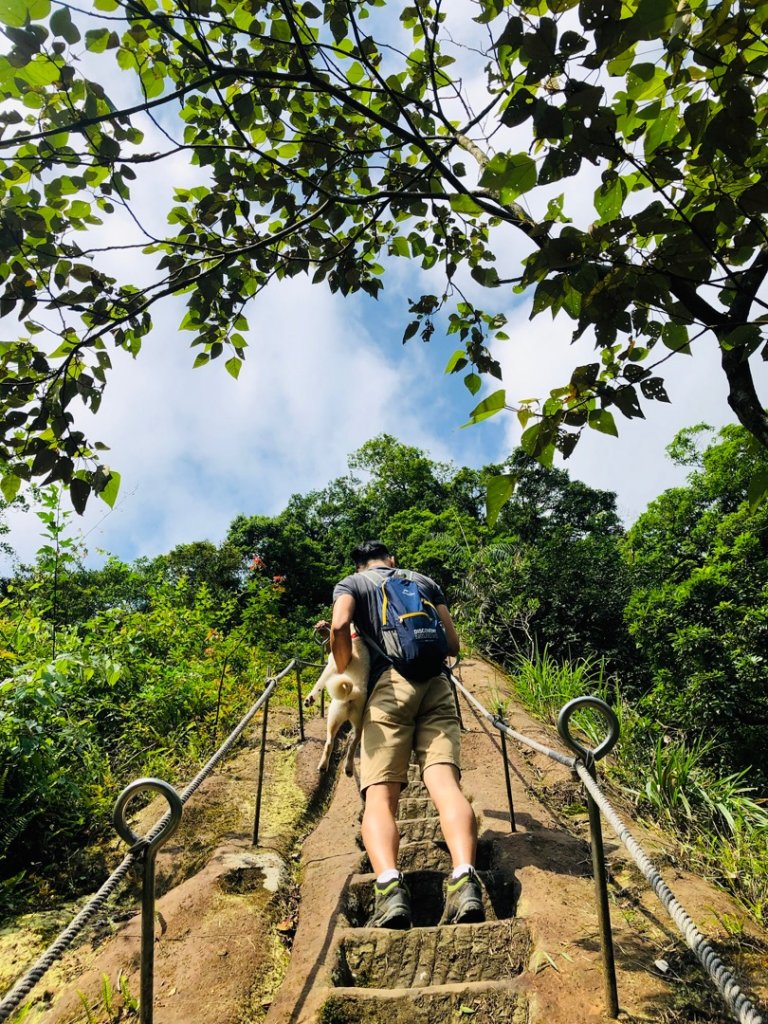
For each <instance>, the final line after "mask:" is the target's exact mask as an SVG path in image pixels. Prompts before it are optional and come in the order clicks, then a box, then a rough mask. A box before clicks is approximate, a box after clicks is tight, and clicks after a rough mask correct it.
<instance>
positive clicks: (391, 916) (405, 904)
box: [366, 872, 411, 929]
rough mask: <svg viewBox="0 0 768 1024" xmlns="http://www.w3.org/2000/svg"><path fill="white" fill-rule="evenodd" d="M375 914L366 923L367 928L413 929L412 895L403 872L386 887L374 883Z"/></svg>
mask: <svg viewBox="0 0 768 1024" xmlns="http://www.w3.org/2000/svg"><path fill="white" fill-rule="evenodd" d="M373 892H374V900H375V902H374V907H373V913H372V914H371V916H370V917H369V918H368V920H367V922H366V927H367V928H399V929H405V928H410V927H411V894H410V893H409V892H408V886H407V885H406V884H405V881H404V879H403V875H402V872H401V873H400V874H399V875H398V876H397V878H395V879H393V880H392V881H391V882H387V883H386V884H385V885H381V886H380V885H379V883H378V882H375V883H374V886H373Z"/></svg>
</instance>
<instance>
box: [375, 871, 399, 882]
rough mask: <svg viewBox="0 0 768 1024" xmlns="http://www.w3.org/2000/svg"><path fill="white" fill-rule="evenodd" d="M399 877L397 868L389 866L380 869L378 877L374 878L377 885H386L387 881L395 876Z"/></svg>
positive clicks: (391, 880)
mask: <svg viewBox="0 0 768 1024" xmlns="http://www.w3.org/2000/svg"><path fill="white" fill-rule="evenodd" d="M399 877H400V872H399V871H398V870H397V868H390V869H389V870H388V871H382V872H381V874H380V875H379V877H378V878H377V879H376V884H377V885H386V884H387V882H394V880H395V879H396V878H399Z"/></svg>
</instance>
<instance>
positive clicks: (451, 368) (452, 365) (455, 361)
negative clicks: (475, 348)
mask: <svg viewBox="0 0 768 1024" xmlns="http://www.w3.org/2000/svg"><path fill="white" fill-rule="evenodd" d="M467 361H468V360H467V353H466V352H465V351H464V349H463V348H457V349H456V351H455V352H454V353H453V355H452V356H451V358H450V359H449V360H448V362H447V363H446V366H445V372H446V373H458V372H459V370H463V369H464V367H465V366H466V365H467Z"/></svg>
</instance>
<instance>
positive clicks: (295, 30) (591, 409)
mask: <svg viewBox="0 0 768 1024" xmlns="http://www.w3.org/2000/svg"><path fill="white" fill-rule="evenodd" d="M0 18H1V19H2V22H3V24H4V29H5V32H6V35H7V36H8V37H9V39H10V43H11V48H10V50H9V52H8V53H7V54H5V55H3V56H2V57H0V97H2V98H3V100H4V101H5V104H4V107H5V112H4V114H3V122H4V128H5V130H4V135H3V138H2V140H1V141H0V150H1V151H2V154H3V159H2V161H1V162H0V200H1V202H0V279H1V280H2V281H3V287H2V292H1V293H0V316H11V317H13V318H14V325H13V329H12V330H13V333H14V335H16V333H17V326H16V323H17V321H21V322H22V323H23V325H24V327H23V330H24V332H25V334H24V337H22V338H17V340H15V341H10V342H7V343H5V344H4V346H3V348H2V352H1V353H0V379H2V382H3V383H4V384H7V385H10V386H7V387H4V388H3V389H2V391H0V423H2V435H1V441H0V467H1V468H2V472H3V480H4V483H3V487H4V494H5V496H6V498H8V499H10V498H11V497H12V496H13V495H14V494H15V492H16V489H17V488H18V486H19V484H20V482H21V481H22V480H28V479H30V478H41V477H42V478H46V479H47V480H48V481H54V480H62V481H66V482H67V484H68V486H69V488H70V490H71V495H72V499H73V501H74V503H75V506H76V507H77V508H81V507H82V506H84V504H85V502H86V500H87V498H88V496H89V494H90V493H91V492H92V491H95V492H98V493H101V494H102V496H104V497H105V498H106V500H108V501H110V502H111V501H114V496H115V491H116V485H117V476H116V474H114V473H111V472H110V470H109V469H108V468H107V467H105V466H104V465H99V463H98V450H99V449H98V445H95V444H92V443H91V442H90V440H89V439H88V438H87V437H85V436H84V434H83V433H82V432H81V431H80V430H78V429H76V428H75V424H74V417H73V415H72V411H71V410H72V408H73V403H76V402H80V401H81V402H83V403H84V404H85V405H86V406H87V407H89V408H90V409H92V410H94V411H95V410H96V409H97V408H98V406H99V405H100V403H101V400H102V396H103V393H104V388H105V385H106V383H107V380H108V377H109V374H110V371H111V368H112V362H111V348H112V346H115V347H117V348H123V349H126V350H128V351H129V352H131V353H132V354H134V355H136V354H137V353H138V352H139V351H140V349H141V347H142V344H143V342H144V339H145V338H146V336H147V334H148V332H149V331H150V330H151V327H152V312H153V308H154V307H155V305H156V304H157V303H158V302H160V301H162V300H163V299H165V298H167V297H169V296H172V295H177V296H183V300H184V302H185V304H186V311H185V314H184V316H183V320H182V323H181V328H182V329H183V330H186V331H189V332H190V333H191V343H192V345H193V346H195V348H196V353H197V354H196V357H195V363H196V365H203V364H205V363H208V362H209V361H211V360H213V359H217V358H219V357H222V356H223V357H224V360H225V362H226V366H227V369H228V370H229V372H230V373H232V374H233V375H234V376H237V374H238V372H239V369H240V366H241V362H242V359H243V358H244V354H245V348H246V346H247V343H248V341H247V337H246V335H247V332H248V329H249V322H248V319H247V314H248V313H249V309H248V307H249V303H250V300H251V299H252V298H253V297H254V296H255V295H256V294H257V293H258V292H260V291H261V290H262V289H264V288H265V287H267V286H268V285H269V283H270V282H271V281H272V280H274V279H275V278H278V279H279V278H290V277H294V276H296V275H299V274H306V275H310V276H311V280H312V281H313V282H317V283H324V284H326V285H327V286H328V287H329V288H330V289H331V290H332V291H337V292H341V293H343V294H345V295H346V294H350V293H354V292H365V293H367V294H369V295H371V296H377V295H379V293H380V292H381V289H382V287H383V280H382V277H383V276H384V277H385V276H386V268H387V266H388V265H389V264H390V262H391V261H395V260H397V259H405V260H415V261H416V262H417V263H418V265H419V266H420V268H421V270H423V271H426V272H431V274H430V276H429V280H428V283H427V284H426V285H425V286H424V287H425V288H426V289H428V290H427V291H426V292H425V293H424V294H422V295H421V296H419V297H417V298H415V299H413V300H411V302H410V310H409V315H410V317H411V319H410V322H409V323H408V324H407V326H406V328H405V331H404V340H408V339H409V338H412V337H414V336H416V335H421V337H423V338H424V340H429V338H430V337H431V336H432V335H433V333H434V332H435V331H436V329H437V326H439V328H440V331H441V332H443V331H447V333H448V334H449V335H451V336H453V337H454V338H455V339H456V343H457V346H458V347H457V349H456V351H455V352H454V353H453V355H452V356H451V357H450V360H449V363H448V369H449V370H450V371H451V372H453V373H460V374H462V375H464V379H465V382H466V385H467V387H468V388H469V390H470V392H471V393H472V394H473V395H474V394H476V393H477V392H478V391H479V389H480V388H481V387H482V383H483V380H482V378H483V377H484V376H485V377H486V378H488V377H490V378H497V377H499V376H500V374H501V370H500V365H499V363H498V361H497V360H496V359H495V358H494V355H493V354H492V351H491V343H492V342H493V341H494V340H497V339H499V338H503V337H505V335H504V327H505V315H504V313H505V311H506V310H508V309H509V307H510V303H511V301H512V298H513V295H514V293H515V292H517V293H524V294H525V295H526V296H527V297H528V298H529V301H530V305H531V310H532V315H534V316H535V315H538V314H540V313H542V312H545V311H549V312H550V313H551V314H552V315H553V316H554V315H563V316H564V317H566V318H568V319H569V320H570V322H571V326H572V328H573V332H574V336H575V337H581V336H582V335H585V334H588V335H592V336H594V338H595V341H596V343H597V349H598V358H597V359H596V361H595V362H592V363H588V364H586V365H582V366H578V367H576V368H575V370H574V371H573V373H572V374H571V375H570V380H567V381H564V382H563V386H562V387H559V388H556V389H555V390H553V391H552V392H551V393H550V395H549V396H548V398H547V399H546V401H544V402H543V403H542V404H539V403H538V402H534V401H530V400H521V401H519V403H518V405H517V408H516V412H517V414H518V416H519V418H520V420H521V422H522V423H523V425H524V426H525V428H526V429H525V433H524V434H523V442H522V443H523V447H524V448H525V450H526V451H527V452H528V453H529V454H533V455H536V456H537V457H540V458H542V459H544V460H545V461H546V460H550V463H551V457H552V454H553V452H554V450H555V448H559V449H560V450H562V451H563V452H565V453H566V454H567V453H568V452H569V451H571V450H572V448H573V446H574V445H575V444H576V442H577V441H578V438H579V436H580V434H581V433H582V431H583V430H585V429H595V430H599V431H603V432H606V433H615V432H616V430H617V426H616V422H615V419H614V412H615V411H616V410H618V411H619V412H620V413H621V414H622V415H623V416H625V417H629V418H632V417H640V416H642V415H643V410H642V406H641V403H643V404H647V403H651V402H654V401H662V402H664V401H668V398H667V394H666V391H665V388H664V383H663V380H662V378H661V376H659V373H660V369H659V368H660V367H661V366H662V364H663V363H664V362H665V360H666V359H668V358H671V357H676V358H677V357H679V356H680V355H681V354H683V355H685V354H691V352H695V350H696V348H697V344H698V341H699V339H700V338H701V337H702V336H705V335H710V337H711V338H712V339H713V340H714V342H715V343H716V344H717V346H718V347H719V351H720V355H721V364H722V369H723V373H724V380H723V386H724V387H725V386H727V388H728V398H729V402H730V404H731V406H732V408H733V410H734V412H735V413H736V415H737V417H738V418H739V420H740V421H741V422H742V423H743V424H744V425H745V426H746V427H747V429H748V430H749V431H751V432H752V433H753V435H754V436H755V437H757V438H758V439H759V440H760V442H761V444H763V445H764V446H768V418H767V417H766V414H765V412H764V409H763V403H762V402H761V401H760V400H759V397H758V395H757V392H756V388H755V382H754V379H753V374H752V368H751V363H752V361H754V360H755V359H758V358H759V352H760V349H761V346H762V344H763V341H764V337H763V335H764V329H765V328H764V324H765V313H764V310H765V308H766V306H765V298H764V295H763V285H764V282H765V278H766V273H768V249H766V244H765V239H766V227H767V225H766V215H767V214H768V187H766V184H765V163H766V149H765V122H766V116H767V114H768V106H767V104H766V92H765V89H764V80H765V73H766V70H767V69H768V44H766V41H765V40H766V31H765V29H766V22H767V21H768V0H751V2H750V3H741V4H738V3H734V2H732V0H721V2H718V3H712V2H710V0H685V2H684V3H682V4H681V3H680V2H679V0H580V2H579V0H521V2H515V3H513V2H512V0H473V2H468V3H464V4H448V3H444V2H442V0H419V2H418V3H415V4H413V3H409V2H408V0H402V2H401V3H399V4H393V3H392V2H391V0H388V2H386V4H385V0H354V2H348V0H317V3H313V2H311V0H307V2H295V0H259V2H253V0H198V2H196V3H195V4H194V5H191V6H190V5H183V4H163V3H159V2H158V0H93V2H92V4H90V5H86V9H85V10H83V9H81V8H78V7H73V6H71V5H67V4H64V5H60V4H53V5H52V4H51V2H50V0H9V2H6V3H4V4H3V5H2V7H1V8H0ZM118 79H119V80H120V81H119V82H118V81H116V80H118ZM121 96H124V97H126V98H125V99H124V100H123V101H122V102H121V100H120V97H121ZM157 128H160V131H159V132H158V131H157V130H156V129H157ZM179 153H182V154H184V156H185V157H186V158H187V159H188V161H189V163H190V165H191V166H192V167H193V168H194V173H193V174H192V176H191V180H189V181H188V182H187V183H186V184H185V187H180V188H177V189H175V190H174V192H173V195H172V196H169V197H168V211H167V223H165V224H161V223H145V219H146V218H145V211H144V210H143V209H142V208H141V206H140V204H139V203H137V202H136V192H137V189H136V184H135V183H136V180H137V179H141V183H142V184H143V183H145V182H146V181H147V180H150V181H152V182H153V183H154V182H156V181H157V180H158V179H159V178H160V177H161V176H162V175H161V174H158V170H159V169H163V168H164V167H165V166H167V165H166V164H165V163H164V162H165V161H168V160H170V159H172V158H173V157H174V156H176V155H177V154H179ZM592 167H594V168H595V169H597V171H598V172H599V177H600V180H599V184H598V185H597V188H594V186H593V185H592V184H590V185H589V186H585V181H586V180H588V176H587V175H585V176H583V177H581V178H580V177H579V173H580V171H581V170H582V169H583V168H585V169H587V170H589V169H590V168H592ZM553 185H554V186H556V187H557V188H561V189H562V191H561V192H560V194H559V195H558V194H557V191H556V189H553ZM585 187H587V188H588V189H589V192H590V193H591V195H589V194H587V195H585ZM132 190H133V192H132ZM126 214H127V216H126ZM123 218H125V219H123ZM150 219H156V218H150ZM102 224H106V225H107V228H105V229H103V230H102V229H101V228H100V225H102ZM115 225H118V226H116V227H115ZM122 225H129V229H128V230H129V232H131V231H133V228H134V226H136V233H135V234H130V233H129V234H125V233H124V231H123V230H122ZM110 226H111V227H112V231H111V232H110V231H109V230H108V228H109V227H110ZM118 247H119V249H120V250H121V251H123V252H124V251H126V250H128V251H135V253H136V254H137V255H138V254H140V253H143V254H144V255H145V256H146V257H147V258H148V259H147V261H146V262H147V263H148V264H151V266H149V265H148V266H147V267H146V274H141V280H142V284H136V283H135V282H134V281H132V280H128V279H118V278H117V277H113V276H110V274H108V273H106V272H105V270H104V269H103V265H104V264H103V260H102V259H101V254H102V253H103V251H104V249H105V248H106V249H110V248H118ZM125 262H126V263H128V264H130V262H131V261H125ZM478 289H487V290H488V294H487V297H486V296H485V292H484V291H480V292H479V295H480V298H477V295H478ZM494 386H495V385H494ZM510 407H514V406H510V403H509V402H508V399H507V394H506V391H505V390H504V389H503V388H498V389H497V390H495V391H493V392H492V393H491V394H488V395H486V396H485V397H482V398H481V400H480V402H479V404H478V405H477V407H476V408H475V410H474V412H473V413H472V415H471V420H472V421H475V422H476V421H478V420H481V419H483V418H485V417H487V416H490V415H493V414H495V413H498V412H499V411H501V410H503V409H505V408H510Z"/></svg>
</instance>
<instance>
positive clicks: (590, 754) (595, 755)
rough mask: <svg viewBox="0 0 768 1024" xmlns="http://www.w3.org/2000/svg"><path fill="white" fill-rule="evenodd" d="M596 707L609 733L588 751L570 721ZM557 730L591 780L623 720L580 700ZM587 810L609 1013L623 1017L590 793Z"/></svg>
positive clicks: (600, 704)
mask: <svg viewBox="0 0 768 1024" xmlns="http://www.w3.org/2000/svg"><path fill="white" fill-rule="evenodd" d="M583 708H592V709H594V710H596V711H598V712H599V713H600V714H601V715H602V716H603V717H604V718H605V719H606V721H607V723H608V734H607V736H606V738H605V739H604V740H603V742H602V743H601V744H600V745H599V746H598V747H597V749H596V750H587V749H586V748H585V747H583V746H582V745H581V744H580V743H578V742H577V741H576V740H575V739H574V738H573V736H572V735H571V732H570V729H569V727H568V726H569V722H570V719H571V716H572V715H573V713H574V712H575V711H579V710H581V709H583ZM557 731H558V732H559V733H560V736H561V738H562V739H563V741H564V742H565V743H566V744H567V745H568V746H569V747H570V748H571V750H574V751H575V752H576V754H577V755H578V757H579V758H580V759H581V760H582V763H583V764H584V766H585V767H586V769H587V771H588V772H589V774H590V776H591V778H593V779H596V778H597V772H596V770H595V762H596V761H597V760H599V759H600V758H601V757H604V756H605V754H607V753H608V752H609V751H610V750H612V749H613V747H614V746H615V745H616V743H617V741H618V739H619V720H618V719H617V718H616V715H615V713H614V711H613V710H612V709H611V708H610V707H609V706H608V705H607V704H606V703H605V702H604V701H602V700H600V699H599V698H597V697H576V699H575V700H572V701H569V702H568V703H567V704H566V705H565V706H564V707H563V708H562V709H561V711H560V714H559V716H558V719H557ZM587 810H588V812H589V830H590V844H591V847H592V875H593V877H594V879H595V903H596V905H597V923H598V928H599V930H600V947H601V950H602V954H603V985H604V992H605V1010H606V1013H607V1014H608V1016H610V1017H618V1015H619V993H618V987H617V984H616V960H615V957H614V952H613V932H612V931H611V911H610V907H609V904H608V875H607V872H606V870H605V850H604V849H603V827H602V824H601V820H600V808H599V807H598V806H597V804H596V803H595V801H594V800H593V799H592V796H591V794H590V793H589V791H587Z"/></svg>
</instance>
